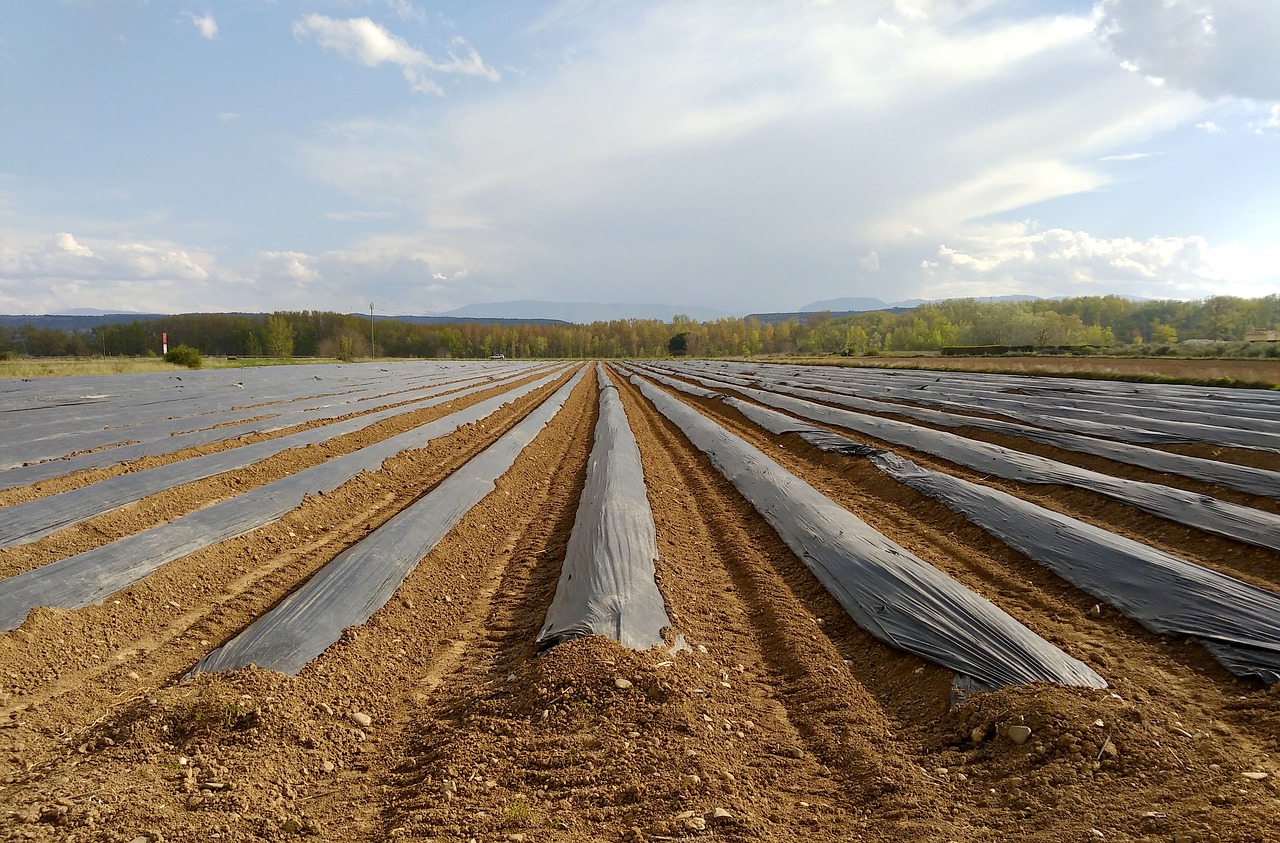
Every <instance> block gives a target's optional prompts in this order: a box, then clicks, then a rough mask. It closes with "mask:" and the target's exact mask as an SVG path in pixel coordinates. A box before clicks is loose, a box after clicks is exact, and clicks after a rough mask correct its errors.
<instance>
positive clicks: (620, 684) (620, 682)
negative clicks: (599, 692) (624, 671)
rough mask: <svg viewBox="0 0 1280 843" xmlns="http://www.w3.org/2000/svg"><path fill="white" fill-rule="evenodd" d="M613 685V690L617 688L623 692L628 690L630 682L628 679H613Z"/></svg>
mask: <svg viewBox="0 0 1280 843" xmlns="http://www.w3.org/2000/svg"><path fill="white" fill-rule="evenodd" d="M613 685H614V687H615V688H617V689H618V690H619V691H625V690H627V689H628V688H630V687H631V680H630V679H615V680H613Z"/></svg>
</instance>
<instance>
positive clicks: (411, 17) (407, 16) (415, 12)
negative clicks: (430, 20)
mask: <svg viewBox="0 0 1280 843" xmlns="http://www.w3.org/2000/svg"><path fill="white" fill-rule="evenodd" d="M387 7H388V8H390V9H391V11H393V12H395V13H396V15H397V16H399V18H400V19H401V20H407V21H413V22H415V23H423V24H425V23H426V22H427V13H426V12H424V11H422V10H421V9H419V8H418V7H417V6H415V5H413V3H411V2H409V0H387Z"/></svg>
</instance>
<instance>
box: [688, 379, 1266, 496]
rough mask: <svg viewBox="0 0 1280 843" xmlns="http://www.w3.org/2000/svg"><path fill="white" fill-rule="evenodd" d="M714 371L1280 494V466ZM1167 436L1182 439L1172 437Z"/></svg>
mask: <svg viewBox="0 0 1280 843" xmlns="http://www.w3.org/2000/svg"><path fill="white" fill-rule="evenodd" d="M668 370H669V371H677V372H679V371H681V369H679V368H675V367H668ZM712 377H714V378H716V379H717V380H719V381H721V382H723V383H726V384H733V385H735V386H754V387H764V388H766V389H767V391H769V392H777V393H780V394H786V395H793V396H796V397H799V398H806V399H810V400H813V401H819V402H825V403H829V404H838V405H840V406H842V407H848V408H850V409H854V410H859V411H862V412H867V413H879V414H883V413H889V414H894V415H899V416H904V417H906V418H910V419H915V420H917V421H922V422H926V423H928V424H936V425H938V426H939V427H952V428H963V427H968V428H973V429H976V430H985V431H988V432H991V433H1000V434H1006V435H1009V436H1016V437H1021V438H1023V439H1028V440H1031V441H1033V442H1040V443H1042V444H1045V445H1052V446H1054V447H1056V448H1062V449H1063V450H1067V451H1075V452H1077V453H1081V454H1091V455H1093V456H1098V457H1104V458H1106V459H1110V460H1114V461H1116V462H1122V463H1127V464H1128V465H1136V466H1140V467H1142V468H1148V469H1151V470H1152V471H1160V472H1165V473H1168V474H1177V475H1180V476H1182V477H1188V478H1190V479H1192V480H1199V481H1202V482H1206V483H1212V484H1215V485H1218V486H1223V487H1225V488H1228V489H1235V490H1237V491H1241V492H1246V493H1248V494H1253V495H1264V496H1267V497H1273V498H1274V497H1280V472H1275V471H1269V470H1266V469H1260V468H1253V467H1250V466H1243V465H1235V464H1233V463H1226V462H1220V461H1218V460H1209V459H1202V458H1200V457H1191V456H1187V455H1184V454H1178V453H1172V452H1169V451H1161V450H1157V449H1155V448H1148V447H1143V446H1141V445H1135V444H1130V443H1127V442H1118V441H1112V440H1110V439H1100V438H1096V437H1094V436H1084V435H1081V434H1079V433H1072V432H1066V431H1060V430H1045V429H1042V428H1038V427H1034V426H1032V425H1028V424H1016V423H1013V422H1007V421H1002V420H1000V419H991V418H984V417H981V416H965V415H956V414H954V413H947V412H943V411H940V410H931V409H927V408H922V407H913V406H910V405H905V404H895V403H891V402H888V401H879V400H876V399H872V398H862V397H858V396H855V395H849V394H847V393H842V392H839V391H837V392H831V391H820V390H815V389H804V388H801V387H797V386H794V385H789V383H788V382H782V381H776V380H772V379H769V378H749V377H747V376H745V375H731V374H723V373H716V374H713V375H712ZM990 409H994V407H991V408H990ZM1083 426H1084V425H1083V424H1078V425H1073V427H1074V428H1076V429H1080V428H1082V427H1083ZM1168 441H1183V440H1178V439H1175V438H1174V437H1168Z"/></svg>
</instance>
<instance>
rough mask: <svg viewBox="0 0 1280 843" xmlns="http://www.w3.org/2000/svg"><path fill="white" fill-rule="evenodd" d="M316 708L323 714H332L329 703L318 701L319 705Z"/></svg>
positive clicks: (331, 707)
mask: <svg viewBox="0 0 1280 843" xmlns="http://www.w3.org/2000/svg"><path fill="white" fill-rule="evenodd" d="M317 708H319V709H320V710H321V711H323V712H324V713H325V714H327V715H329V716H330V717H332V716H333V706H331V705H329V704H328V703H320V705H319V706H317Z"/></svg>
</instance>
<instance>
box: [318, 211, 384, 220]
mask: <svg viewBox="0 0 1280 843" xmlns="http://www.w3.org/2000/svg"><path fill="white" fill-rule="evenodd" d="M397 216H399V214H396V213H394V212H392V211H326V212H325V215H324V218H325V219H327V220H333V221H334V222H365V221H367V220H389V219H394V218H395V217H397Z"/></svg>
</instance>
